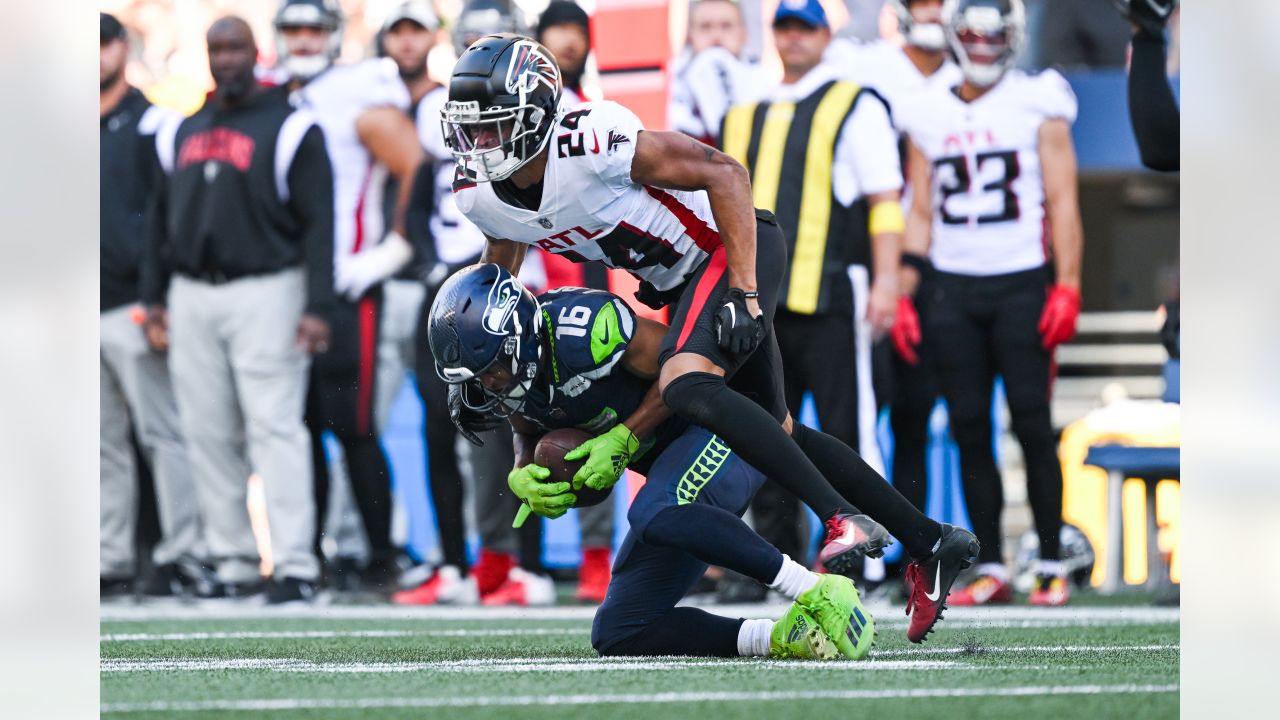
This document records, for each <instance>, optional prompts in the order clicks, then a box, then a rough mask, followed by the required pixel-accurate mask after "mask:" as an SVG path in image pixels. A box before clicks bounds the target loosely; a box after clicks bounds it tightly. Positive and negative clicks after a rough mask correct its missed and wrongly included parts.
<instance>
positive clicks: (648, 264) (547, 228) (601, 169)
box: [454, 101, 720, 290]
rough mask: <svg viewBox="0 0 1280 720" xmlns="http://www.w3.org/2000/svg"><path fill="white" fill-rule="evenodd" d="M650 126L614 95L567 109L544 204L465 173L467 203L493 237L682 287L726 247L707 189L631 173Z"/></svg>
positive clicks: (465, 208)
mask: <svg viewBox="0 0 1280 720" xmlns="http://www.w3.org/2000/svg"><path fill="white" fill-rule="evenodd" d="M642 129H643V126H642V125H641V124H640V119H639V118H637V117H636V116H635V114H634V113H632V112H631V111H630V110H627V109H626V108H624V107H622V106H621V105H619V104H617V103H614V102H609V101H600V102H588V103H583V104H581V105H576V106H574V107H572V108H569V107H562V108H561V110H560V113H559V115H558V116H557V122H556V125H555V127H554V128H552V131H551V141H550V144H549V147H548V153H547V167H546V172H545V174H544V175H543V188H542V203H541V205H540V206H539V208H538V209H537V210H526V209H524V208H522V207H517V206H515V205H511V204H509V203H507V202H505V201H504V200H502V199H501V198H499V197H498V195H497V192H496V190H495V189H494V184H493V183H489V182H486V183H479V184H471V183H468V182H466V181H464V180H456V181H455V183H454V193H455V197H456V199H457V201H458V207H459V208H461V209H462V212H463V213H464V214H465V215H466V216H467V217H468V218H470V219H471V221H472V222H474V223H475V224H476V225H478V226H480V229H481V230H483V231H484V233H485V234H486V235H488V236H490V237H493V238H500V239H508V240H514V241H516V242H522V243H526V244H528V245H536V246H537V247H540V248H542V249H543V250H545V251H547V252H551V253H555V254H557V255H563V256H565V257H566V258H568V259H569V260H572V261H573V262H586V261H588V260H599V261H601V262H603V263H604V264H605V265H608V266H609V267H612V268H620V269H623V270H627V271H629V272H631V274H632V275H635V276H636V277H638V278H639V279H641V280H644V281H647V282H649V283H651V284H652V285H653V286H654V287H655V288H657V289H658V290H670V289H672V288H675V287H677V286H679V285H680V284H681V283H683V282H684V281H685V280H686V279H687V278H688V277H689V276H690V275H691V274H692V273H693V272H694V271H695V270H696V269H697V268H698V267H699V266H700V265H701V264H702V262H703V261H704V260H706V259H707V257H708V256H709V255H710V253H711V252H712V251H714V250H715V249H716V248H717V247H719V246H720V233H719V232H718V231H717V229H716V224H715V220H714V219H713V218H712V217H711V204H710V201H709V200H708V198H707V194H706V193H705V192H703V191H697V192H684V191H680V190H665V189H662V188H655V187H649V186H646V185H641V184H639V183H637V182H634V181H632V179H631V161H632V159H633V158H634V157H635V147H636V138H637V136H638V135H639V133H640V131H641V130H642Z"/></svg>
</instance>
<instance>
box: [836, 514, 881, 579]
mask: <svg viewBox="0 0 1280 720" xmlns="http://www.w3.org/2000/svg"><path fill="white" fill-rule="evenodd" d="M826 527H827V534H826V536H825V537H824V538H823V540H822V550H820V551H819V552H818V562H819V563H821V564H822V566H823V567H825V568H826V569H827V572H829V573H833V574H836V575H848V574H849V573H850V572H852V571H853V569H854V564H855V563H856V562H857V560H858V558H861V557H863V556H866V557H873V558H878V557H881V556H883V555H884V549H885V546H887V545H888V544H889V543H890V542H893V541H892V540H890V539H889V531H888V530H885V529H884V526H883V525H881V524H880V523H878V522H876V521H875V520H872V519H871V518H869V517H867V516H866V515H849V514H847V513H837V514H835V515H832V516H831V518H830V519H829V520H827V523H826Z"/></svg>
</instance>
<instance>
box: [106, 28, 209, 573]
mask: <svg viewBox="0 0 1280 720" xmlns="http://www.w3.org/2000/svg"><path fill="white" fill-rule="evenodd" d="M99 24H100V27H101V29H100V34H99V39H100V68H99V120H100V133H99V136H100V160H99V171H100V173H101V183H100V186H101V197H100V212H101V215H100V217H101V220H100V228H101V239H100V249H101V264H100V267H101V274H100V279H101V290H100V300H101V302H100V305H99V311H100V315H99V340H98V342H99V348H100V353H99V377H100V380H99V384H100V387H99V413H100V414H99V425H100V428H99V429H100V433H101V434H100V441H101V448H100V455H99V457H100V460H101V507H100V518H101V524H100V526H99V528H100V558H99V572H98V574H99V576H100V578H101V592H102V595H103V596H104V597H106V596H110V595H118V594H128V593H130V592H132V591H133V590H135V589H136V590H139V591H140V593H141V594H143V595H160V596H163V595H173V594H176V593H182V592H187V591H193V590H194V588H195V584H196V583H197V582H200V581H201V580H202V578H203V576H204V570H203V567H202V565H201V559H202V556H203V553H204V543H203V538H202V537H201V532H200V521H199V515H198V511H197V508H196V503H195V496H194V490H193V488H192V484H191V471H190V469H189V467H188V464H187V450H186V447H185V446H184V444H183V441H182V432H181V429H180V428H179V422H178V410H177V406H176V405H175V403H174V399H173V386H172V384H171V382H170V378H169V362H168V359H167V358H166V356H165V355H164V354H162V353H159V352H157V351H155V350H153V349H151V348H150V347H149V346H148V345H147V341H146V338H145V337H144V336H143V333H142V328H141V327H140V325H141V319H142V309H141V307H140V305H139V301H140V300H141V293H140V277H141V270H142V260H143V245H144V237H145V229H146V212H147V203H148V201H149V200H150V198H151V195H152V193H153V192H154V190H155V186H156V184H157V183H158V182H160V181H161V179H162V178H161V173H160V171H159V168H158V166H157V159H156V154H155V148H156V139H155V136H156V132H157V131H158V130H159V129H160V127H161V125H163V124H166V123H173V122H177V121H178V120H179V119H180V116H178V115H177V114H176V113H174V112H172V111H169V110H165V109H163V108H160V107H157V106H155V105H152V104H151V102H150V101H148V100H147V98H146V97H145V96H144V95H143V94H142V92H141V91H139V90H138V89H137V88H135V87H133V86H131V85H130V84H129V83H128V81H127V80H126V79H125V74H124V69H125V63H126V60H127V58H128V54H129V37H128V32H127V31H126V30H125V28H124V26H123V25H122V24H120V21H119V20H117V19H116V18H115V17H114V16H112V15H108V14H106V13H100V16H99ZM134 437H136V438H137V442H138V446H139V447H138V450H140V451H141V453H140V454H141V456H142V458H143V459H144V460H145V461H146V462H147V463H148V464H149V465H150V467H151V475H152V477H153V479H154V485H155V497H156V506H157V507H156V509H157V514H158V515H159V520H160V539H159V542H158V543H156V546H155V548H154V549H153V550H152V552H151V563H152V565H153V566H154V567H153V568H151V570H150V572H148V573H147V575H146V577H145V578H144V582H143V583H142V584H141V586H140V587H136V588H135V586H134V579H135V577H136V574H137V572H138V569H139V568H138V558H137V545H136V538H135V535H136V532H137V526H138V512H139V479H140V477H139V471H140V468H139V467H138V464H137V462H136V458H137V454H136V453H135V449H134V443H133V438H134Z"/></svg>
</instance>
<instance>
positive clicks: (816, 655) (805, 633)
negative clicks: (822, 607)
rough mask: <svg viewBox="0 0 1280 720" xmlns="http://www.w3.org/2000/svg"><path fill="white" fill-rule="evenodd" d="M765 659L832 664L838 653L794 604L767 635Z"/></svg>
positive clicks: (814, 621)
mask: <svg viewBox="0 0 1280 720" xmlns="http://www.w3.org/2000/svg"><path fill="white" fill-rule="evenodd" d="M769 657H771V658H773V659H774V660H789V659H795V660H835V659H836V658H838V657H840V651H839V650H837V649H836V646H835V643H833V642H831V638H829V637H827V636H826V635H825V634H824V633H823V632H822V628H820V627H818V621H816V620H814V619H813V617H812V616H810V615H809V613H807V612H805V611H804V608H802V607H800V605H798V604H797V603H791V608H790V609H788V610H787V614H786V615H783V616H782V617H781V618H779V619H778V620H777V622H775V623H774V624H773V632H772V633H770V634H769Z"/></svg>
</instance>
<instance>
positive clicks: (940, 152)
mask: <svg viewBox="0 0 1280 720" xmlns="http://www.w3.org/2000/svg"><path fill="white" fill-rule="evenodd" d="M897 114H898V118H899V122H900V124H901V126H902V129H903V130H904V131H905V132H906V133H907V135H909V136H910V138H911V142H912V143H913V144H914V145H915V146H916V147H917V148H918V149H919V150H920V152H921V153H923V154H924V156H925V158H927V159H928V161H929V165H930V167H931V168H932V181H931V186H932V187H931V189H932V193H931V197H932V203H933V228H932V236H933V241H932V243H931V245H930V250H929V258H930V260H931V261H932V262H933V265H934V267H936V268H937V269H938V270H941V271H943V272H949V273H958V274H962V275H1000V274H1004V273H1011V272H1019V271H1022V270H1029V269H1031V268H1035V267H1039V266H1041V265H1043V264H1044V263H1045V261H1046V260H1047V248H1048V237H1047V232H1048V231H1047V226H1046V224H1045V209H1044V205H1045V194H1044V179H1043V176H1042V175H1041V167H1040V140H1039V137H1040V135H1039V133H1040V127H1041V126H1042V125H1043V124H1044V123H1045V122H1046V121H1048V120H1053V119H1062V120H1066V121H1067V122H1068V123H1070V122H1073V121H1074V120H1075V117H1076V98H1075V95H1074V94H1073V93H1072V92H1071V87H1070V86H1069V85H1068V84H1067V81H1066V80H1065V79H1064V78H1063V77H1062V75H1060V74H1058V73H1057V72H1055V71H1053V70H1045V71H1043V72H1041V73H1038V74H1035V75H1028V74H1026V73H1024V72H1022V71H1020V70H1010V71H1009V72H1008V73H1007V74H1006V75H1005V76H1004V78H1002V79H1001V80H1000V81H999V82H998V83H997V84H996V86H995V87H993V88H991V90H989V91H987V93H986V94H985V95H983V96H982V97H980V98H978V99H977V100H975V101H973V102H971V103H966V102H964V101H963V100H961V99H960V98H959V97H957V96H956V94H955V92H954V91H953V90H952V89H951V88H950V87H946V86H935V87H933V88H930V89H928V90H926V91H924V92H921V93H917V94H916V95H914V96H912V97H911V98H910V99H909V100H908V101H906V102H904V103H903V104H902V106H901V108H900V110H899V112H898V113H897Z"/></svg>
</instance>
